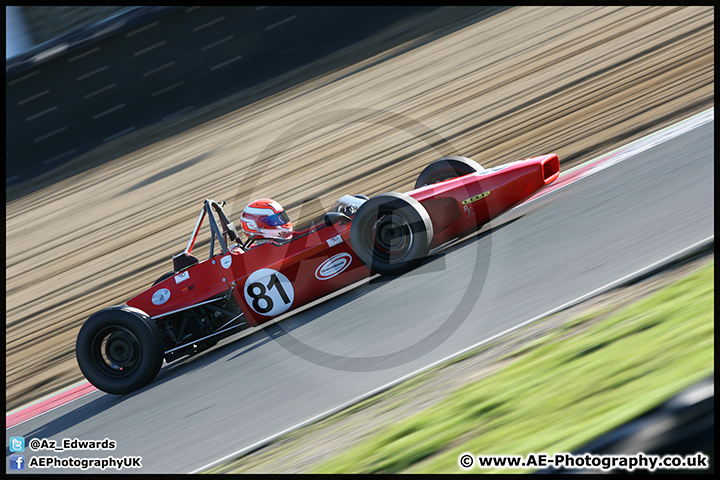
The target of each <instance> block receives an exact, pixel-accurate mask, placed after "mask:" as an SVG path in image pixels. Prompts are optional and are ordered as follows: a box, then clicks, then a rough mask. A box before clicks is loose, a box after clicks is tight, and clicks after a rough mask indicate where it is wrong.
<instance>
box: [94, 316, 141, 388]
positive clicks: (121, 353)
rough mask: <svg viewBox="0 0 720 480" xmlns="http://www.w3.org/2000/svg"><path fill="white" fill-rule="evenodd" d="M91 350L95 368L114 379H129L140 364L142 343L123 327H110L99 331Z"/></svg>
mask: <svg viewBox="0 0 720 480" xmlns="http://www.w3.org/2000/svg"><path fill="white" fill-rule="evenodd" d="M90 349H91V351H90V354H91V358H92V361H93V363H94V364H95V366H96V367H97V368H98V369H99V370H101V371H102V372H103V373H104V374H106V375H109V376H112V377H116V378H122V377H127V376H129V375H131V374H132V373H133V372H134V371H135V370H137V368H138V365H139V364H140V357H141V352H142V350H141V347H140V341H139V340H138V338H137V337H136V336H135V334H133V333H132V332H131V331H129V330H127V329H125V328H122V327H108V328H104V329H102V330H101V331H99V332H98V333H97V335H95V337H94V338H93V341H92V344H91V346H90Z"/></svg>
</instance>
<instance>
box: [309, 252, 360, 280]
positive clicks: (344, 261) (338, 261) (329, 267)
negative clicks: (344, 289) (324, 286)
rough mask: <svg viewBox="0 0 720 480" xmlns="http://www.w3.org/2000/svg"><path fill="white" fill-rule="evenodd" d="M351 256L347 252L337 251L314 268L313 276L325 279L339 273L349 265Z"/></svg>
mask: <svg viewBox="0 0 720 480" xmlns="http://www.w3.org/2000/svg"><path fill="white" fill-rule="evenodd" d="M350 262H352V256H351V255H350V254H349V253H344V252H343V253H338V254H337V255H334V256H332V257H330V258H328V259H327V260H325V261H324V262H323V263H321V264H320V266H319V267H318V268H317V270H315V278H317V279H318V280H327V279H329V278H332V277H334V276H336V275H340V274H341V273H342V272H343V271H345V269H347V268H348V267H349V266H350Z"/></svg>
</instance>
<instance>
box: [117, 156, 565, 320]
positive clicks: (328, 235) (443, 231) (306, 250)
mask: <svg viewBox="0 0 720 480" xmlns="http://www.w3.org/2000/svg"><path fill="white" fill-rule="evenodd" d="M559 171H560V163H559V160H558V156H557V155H556V154H550V155H543V156H540V157H534V158H529V159H527V160H522V161H519V162H515V163H511V164H507V165H502V166H499V167H495V168H491V169H489V170H486V171H484V172H479V173H473V174H469V175H464V176H462V177H458V178H455V179H452V180H446V181H444V182H440V183H436V184H434V185H428V186H425V187H422V188H418V189H415V190H412V191H410V192H408V193H407V195H409V196H411V197H413V198H414V199H416V200H417V201H419V202H420V203H421V204H422V205H423V206H424V207H425V209H426V210H427V212H428V214H429V216H430V219H431V221H432V224H433V230H434V236H433V240H432V244H431V247H436V246H439V245H442V244H443V243H446V242H448V241H450V240H452V239H455V238H460V237H462V236H464V235H466V234H468V233H471V232H473V231H475V230H477V229H478V228H480V227H482V225H483V224H485V223H487V222H488V221H489V220H491V219H492V218H495V217H497V216H498V215H500V214H502V213H503V212H506V211H507V210H509V209H510V208H512V207H514V206H516V205H518V204H519V203H521V202H523V201H524V200H526V199H528V198H529V197H531V196H532V195H533V194H535V193H536V192H537V191H538V190H540V189H541V188H542V187H544V186H545V185H548V184H550V183H552V182H553V181H555V180H556V179H557V178H558V176H559ZM351 225H352V222H350V223H344V224H343V223H336V224H334V225H332V226H321V227H315V228H312V229H308V230H305V231H302V232H297V233H296V235H295V238H294V239H293V240H292V241H291V242H289V243H286V244H284V245H276V244H272V243H266V244H263V245H259V246H257V247H254V248H251V249H250V250H249V251H246V252H245V251H243V250H242V249H240V248H235V249H232V250H230V251H229V253H227V254H220V255H215V256H214V257H212V258H210V259H208V260H204V261H202V262H200V263H198V264H196V265H193V266H192V267H190V268H188V269H187V270H184V271H181V272H180V273H177V274H175V275H174V276H172V277H170V278H168V279H166V280H164V281H163V282H160V283H158V284H157V285H154V286H153V287H152V288H150V289H148V290H146V291H145V292H143V293H141V294H139V295H137V296H135V297H133V298H131V299H130V300H129V301H128V302H127V304H128V305H129V306H132V307H136V308H139V309H140V310H142V311H144V312H146V313H147V314H149V315H150V316H152V317H155V316H159V315H166V314H168V313H169V312H173V311H176V310H181V309H185V308H187V307H190V306H193V305H197V304H199V303H201V302H203V301H206V300H207V299H209V298H211V297H213V296H216V295H218V294H221V293H223V292H226V291H227V290H228V289H232V294H233V296H234V298H235V300H236V301H237V302H238V305H240V308H241V309H242V311H243V313H244V314H245V318H246V319H247V321H248V323H249V325H251V326H257V325H259V324H261V323H264V322H267V321H268V320H271V319H272V318H274V317H276V316H278V315H281V314H283V313H285V312H286V311H288V310H291V309H294V308H297V307H299V306H302V305H305V304H307V303H309V302H311V301H313V300H316V299H318V298H320V297H323V296H325V295H327V294H329V293H332V292H334V291H337V290H339V289H340V288H343V287H345V286H347V285H350V284H352V283H354V282H356V281H358V280H361V279H363V278H365V277H368V276H369V275H371V272H370V270H368V268H367V267H365V265H364V264H363V263H362V262H361V261H360V259H359V258H358V257H357V256H356V255H355V253H354V252H353V249H352V245H350V227H351ZM259 270H263V271H262V272H258V271H259ZM253 274H255V275H253ZM251 275H253V277H252V279H251V280H252V281H250V282H249V281H248V279H249V278H250V276H251ZM283 277H284V278H283ZM163 289H167V291H168V292H169V298H166V297H167V293H168V292H159V291H160V290H163ZM153 299H155V303H153ZM158 303H159V304H158ZM270 307H272V309H271V308H270ZM266 310H269V311H266ZM264 311H265V312H264Z"/></svg>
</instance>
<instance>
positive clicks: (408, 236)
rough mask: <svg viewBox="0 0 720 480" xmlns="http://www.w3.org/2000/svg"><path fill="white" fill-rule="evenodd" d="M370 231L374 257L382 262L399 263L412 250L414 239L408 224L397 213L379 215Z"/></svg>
mask: <svg viewBox="0 0 720 480" xmlns="http://www.w3.org/2000/svg"><path fill="white" fill-rule="evenodd" d="M372 231H373V234H374V237H375V241H374V251H375V255H376V256H377V257H378V258H379V259H381V260H383V261H384V262H387V263H395V262H400V261H402V260H403V259H404V258H405V257H406V256H407V255H408V253H409V252H410V249H411V248H412V245H413V241H414V238H413V232H412V229H411V228H410V223H409V222H408V221H407V219H406V218H405V217H404V216H402V215H401V214H399V213H397V212H388V213H386V214H384V215H383V214H381V215H380V216H379V217H378V219H377V221H376V222H375V225H374V226H373V229H372Z"/></svg>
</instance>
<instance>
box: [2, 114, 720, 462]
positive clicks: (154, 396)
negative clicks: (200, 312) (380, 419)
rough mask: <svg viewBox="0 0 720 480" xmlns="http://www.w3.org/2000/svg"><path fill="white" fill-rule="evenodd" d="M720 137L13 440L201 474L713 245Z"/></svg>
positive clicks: (676, 146) (647, 158) (593, 182)
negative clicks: (52, 443) (72, 442)
mask: <svg viewBox="0 0 720 480" xmlns="http://www.w3.org/2000/svg"><path fill="white" fill-rule="evenodd" d="M713 128H714V121H713V122H711V123H709V124H705V125H703V126H701V127H699V128H696V129H694V130H692V131H690V132H688V133H685V134H683V135H681V136H679V137H676V138H673V139H671V140H668V141H666V142H664V143H661V144H660V145H657V146H655V147H652V148H651V149H649V150H647V151H644V152H642V153H640V154H638V155H636V156H634V157H632V158H630V159H628V160H626V161H624V162H622V163H619V164H617V165H613V166H612V167H610V168H606V169H604V170H602V171H600V172H598V173H596V174H594V175H592V176H590V177H587V178H584V179H582V180H580V181H578V182H576V183H574V184H571V185H568V186H567V187H565V188H562V189H560V190H557V191H556V192H552V193H551V194H549V195H546V196H544V197H542V198H541V199H539V200H537V201H534V202H532V203H531V204H529V205H528V206H527V207H524V208H520V209H516V210H514V211H512V212H510V213H508V214H506V215H505V216H504V217H501V218H499V219H497V220H496V221H495V222H493V225H492V226H493V230H492V232H491V233H480V234H479V235H476V236H473V237H470V238H469V239H466V240H465V241H463V242H460V243H458V244H457V245H454V246H452V247H450V248H449V249H447V250H446V251H444V252H443V253H442V254H441V255H438V256H436V257H434V258H433V259H431V260H430V261H428V262H426V263H425V264H424V265H422V266H421V267H420V268H418V269H417V270H415V271H413V272H411V273H409V274H406V275H404V276H401V277H398V278H394V279H381V280H372V281H370V282H365V283H363V284H361V285H360V286H358V287H357V288H355V289H352V290H350V291H349V292H346V293H343V294H342V295H338V296H336V297H334V298H331V299H330V300H328V301H325V302H323V303H321V304H319V305H316V306H314V307H312V308H310V309H307V310H305V311H302V312H300V313H297V314H295V315H293V316H290V317H289V318H287V319H285V320H283V321H282V322H279V323H278V324H276V325H271V326H269V327H268V328H266V329H264V330H260V331H257V332H253V333H251V334H250V335H246V336H244V337H242V338H237V337H233V338H231V339H228V340H226V341H224V342H222V343H221V344H220V345H219V346H218V347H216V348H215V349H213V350H210V351H208V352H206V353H204V354H202V355H200V356H198V357H196V358H194V359H190V360H188V361H184V362H180V363H177V364H172V365H169V366H165V367H164V368H163V369H162V371H161V372H160V374H159V375H158V378H157V379H156V380H155V381H154V382H153V383H152V384H150V385H149V386H148V387H146V388H144V389H142V390H140V391H138V392H135V393H134V394H130V395H126V396H115V395H109V394H105V393H103V392H99V391H98V392H94V393H92V394H89V395H87V396H85V397H83V398H81V399H79V400H77V401H75V402H72V403H70V404H67V405H64V406H62V407H60V408H58V409H55V410H53V411H50V412H48V413H46V414H44V415H41V416H39V417H36V418H34V419H32V420H29V421H27V422H24V423H22V424H20V425H18V426H16V427H13V428H10V429H8V430H6V439H7V438H9V437H11V436H24V437H25V438H26V439H29V438H50V439H55V440H60V439H63V438H78V439H84V440H88V439H97V440H102V439H104V438H110V439H112V440H116V441H117V444H118V446H117V448H116V449H115V450H112V451H95V452H90V451H75V452H63V453H53V452H43V454H44V455H56V456H58V457H69V456H73V457H75V458H81V457H85V458H100V457H107V456H109V455H112V456H114V457H115V458H119V457H122V456H124V455H140V456H142V465H143V468H142V470H140V471H139V472H143V473H160V472H165V473H167V472H192V471H194V470H196V469H198V468H200V467H202V466H205V465H207V464H209V463H211V462H213V461H215V460H217V459H219V458H222V457H224V456H226V455H229V454H231V453H233V452H236V451H239V450H241V449H242V448H244V447H246V446H250V445H252V444H254V443H257V442H259V441H261V440H263V439H266V438H268V437H270V436H272V435H274V434H277V433H278V432H281V431H283V430H286V429H288V428H289V427H291V426H293V425H297V424H299V423H302V422H304V421H307V420H308V419H310V418H313V417H315V416H317V415H320V414H322V413H323V412H327V411H329V410H331V409H333V408H335V407H337V406H339V405H342V404H345V403H348V402H350V401H352V400H353V399H355V398H357V397H359V396H361V395H363V394H365V393H367V392H369V391H372V390H374V389H377V388H379V387H381V386H383V385H386V384H388V383H390V382H392V381H393V380H395V379H397V378H400V377H403V376H405V375H407V374H409V373H411V372H414V371H417V370H419V369H421V368H423V367H424V366H427V365H430V364H432V363H434V362H436V361H438V360H440V359H442V358H445V357H447V356H449V355H451V354H453V353H454V352H458V351H461V350H463V349H465V348H467V347H469V346H471V345H474V344H477V343H478V342H481V341H482V340H483V339H487V338H490V337H492V336H494V335H497V334H498V333H500V332H502V331H505V330H507V329H509V328H512V327H513V326H516V325H519V324H521V323H523V322H525V321H527V320H528V319H530V318H533V317H536V316H538V315H541V314H543V313H544V312H547V311H549V310H551V309H553V308H555V307H557V306H559V305H562V304H564V303H567V302H569V301H571V300H573V299H575V298H577V297H580V296H582V295H584V294H586V293H588V292H590V291H593V290H595V289H598V288H599V287H602V286H603V285H606V284H608V283H610V282H613V281H615V280H617V279H619V278H621V277H623V276H626V275H628V274H630V273H632V272H635V271H637V270H639V269H642V268H644V267H646V266H648V265H650V264H652V263H654V262H657V261H659V260H661V259H663V258H664V257H667V256H669V255H672V254H674V253H675V252H677V251H679V250H682V249H683V248H686V247H688V246H690V245H692V244H694V243H697V242H699V241H701V240H704V239H706V238H708V237H709V236H711V235H713V233H714V181H713V178H714V177H713V174H714V166H713V154H714V135H713ZM452 311H455V316H453V315H451V314H449V312H452ZM443 324H444V326H445V327H447V328H444V329H443V328H441V329H438V327H439V326H440V325H443ZM453 329H454V330H453ZM449 331H452V334H451V335H449V336H447V335H445V334H446V333H448V332H449ZM446 336H447V338H444V337H446ZM351 357H354V358H351ZM7 454H8V455H9V452H8V453H7ZM40 454H41V453H40V452H38V453H35V452H31V451H28V450H26V452H25V455H26V459H28V460H29V458H30V457H32V456H36V455H40ZM8 468H9V467H8V466H6V469H8ZM7 471H9V470H7ZM26 471H27V469H26ZM45 471H47V470H45ZM57 471H58V472H66V473H71V472H79V470H65V469H59V470H57ZM88 471H91V470H88ZM35 472H40V471H39V470H35ZM106 472H108V470H106ZM123 472H130V473H134V472H138V470H123ZM14 473H17V472H14Z"/></svg>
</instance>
